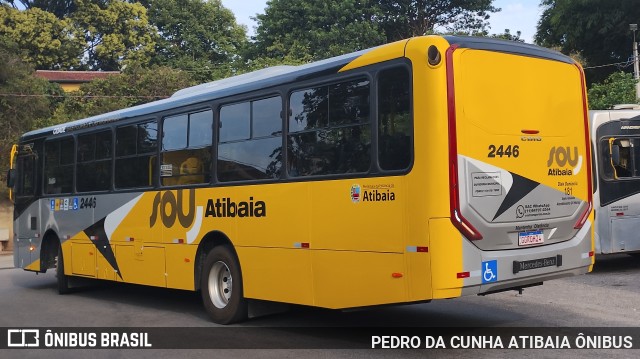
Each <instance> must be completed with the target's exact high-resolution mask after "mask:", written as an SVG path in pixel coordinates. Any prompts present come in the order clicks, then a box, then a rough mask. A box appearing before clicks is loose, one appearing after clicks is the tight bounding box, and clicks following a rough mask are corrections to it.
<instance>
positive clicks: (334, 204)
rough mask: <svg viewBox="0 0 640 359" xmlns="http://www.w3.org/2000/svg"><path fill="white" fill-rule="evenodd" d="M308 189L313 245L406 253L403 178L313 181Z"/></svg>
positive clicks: (406, 203) (312, 246)
mask: <svg viewBox="0 0 640 359" xmlns="http://www.w3.org/2000/svg"><path fill="white" fill-rule="evenodd" d="M309 191H310V193H311V195H310V202H309V203H310V204H311V205H310V206H309V208H310V212H309V216H310V217H311V218H313V220H312V221H311V223H312V224H311V225H310V227H309V233H310V240H309V242H310V248H312V249H314V250H315V249H329V250H346V251H370V252H395V253H402V252H404V248H403V238H405V236H406V221H405V216H406V215H405V212H406V208H407V205H408V203H409V199H408V198H407V195H406V191H405V180H404V177H385V178H358V179H352V180H346V181H344V180H343V181H320V182H313V183H312V184H310V185H309ZM356 193H357V194H356ZM356 196H357V197H356Z"/></svg>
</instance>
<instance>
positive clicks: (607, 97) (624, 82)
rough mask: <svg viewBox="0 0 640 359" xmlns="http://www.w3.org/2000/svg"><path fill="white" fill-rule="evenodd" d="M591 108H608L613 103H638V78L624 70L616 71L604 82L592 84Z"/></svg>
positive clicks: (590, 91) (590, 93)
mask: <svg viewBox="0 0 640 359" xmlns="http://www.w3.org/2000/svg"><path fill="white" fill-rule="evenodd" d="M588 97H589V108H590V109H592V110H606V109H610V108H611V107H613V105H618V104H626V103H638V99H636V80H634V79H633V76H632V75H631V74H628V73H624V72H614V73H612V74H611V75H609V77H607V79H605V80H604V82H603V83H596V84H593V85H592V86H591V88H590V89H589V93H588Z"/></svg>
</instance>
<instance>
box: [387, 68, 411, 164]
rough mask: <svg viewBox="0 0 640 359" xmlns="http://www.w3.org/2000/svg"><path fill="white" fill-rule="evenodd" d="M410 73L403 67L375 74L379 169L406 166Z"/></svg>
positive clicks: (408, 141) (409, 120) (408, 137)
mask: <svg viewBox="0 0 640 359" xmlns="http://www.w3.org/2000/svg"><path fill="white" fill-rule="evenodd" d="M412 128H413V124H412V121H411V76H410V74H409V71H408V70H407V69H406V68H405V67H397V68H392V69H388V70H383V71H380V74H379V76H378V163H379V164H380V168H381V169H383V170H402V169H406V168H408V167H409V165H410V163H411V157H412V151H413V138H412V137H413V131H412Z"/></svg>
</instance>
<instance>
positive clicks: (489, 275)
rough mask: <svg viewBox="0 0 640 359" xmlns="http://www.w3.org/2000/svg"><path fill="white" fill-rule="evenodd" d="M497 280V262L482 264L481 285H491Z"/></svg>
mask: <svg viewBox="0 0 640 359" xmlns="http://www.w3.org/2000/svg"><path fill="white" fill-rule="evenodd" d="M497 280H498V261H497V260H493V261H487V262H482V283H483V284H484V283H491V282H496V281H497Z"/></svg>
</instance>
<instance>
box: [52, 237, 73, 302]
mask: <svg viewBox="0 0 640 359" xmlns="http://www.w3.org/2000/svg"><path fill="white" fill-rule="evenodd" d="M56 277H57V279H58V293H59V294H68V293H69V292H71V289H70V287H69V276H67V275H65V274H64V260H63V259H62V245H61V244H59V243H58V256H57V257H56Z"/></svg>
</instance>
